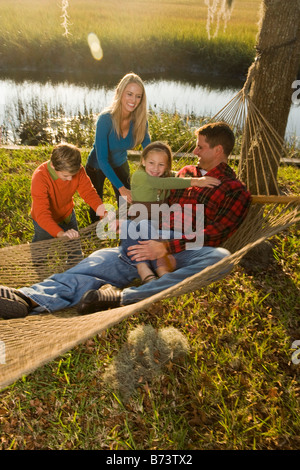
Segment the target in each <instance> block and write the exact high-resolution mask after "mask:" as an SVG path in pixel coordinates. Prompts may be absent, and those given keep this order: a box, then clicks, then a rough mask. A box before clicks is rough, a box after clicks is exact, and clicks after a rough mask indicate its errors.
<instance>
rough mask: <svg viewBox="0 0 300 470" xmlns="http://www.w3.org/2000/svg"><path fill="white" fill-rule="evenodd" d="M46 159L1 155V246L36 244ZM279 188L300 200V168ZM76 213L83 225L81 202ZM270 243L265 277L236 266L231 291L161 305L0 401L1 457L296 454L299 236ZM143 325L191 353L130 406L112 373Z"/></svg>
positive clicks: (224, 284) (144, 385) (224, 287)
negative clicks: (35, 193)
mask: <svg viewBox="0 0 300 470" xmlns="http://www.w3.org/2000/svg"><path fill="white" fill-rule="evenodd" d="M50 151H51V147H37V148H36V149H35V150H34V151H32V150H14V151H8V150H4V149H0V164H1V185H0V191H1V195H0V201H1V202H0V203H1V206H0V217H1V223H2V226H4V230H3V229H2V230H1V237H2V238H1V241H0V246H1V247H2V246H5V245H8V244H10V245H11V244H18V243H24V242H25V241H29V240H30V239H31V236H32V227H31V222H30V219H29V216H28V212H29V208H30V195H29V186H30V178H31V174H32V171H33V169H34V168H35V167H36V166H37V165H38V164H39V163H40V162H42V161H44V160H45V159H47V158H48V157H49V155H50ZM86 157H87V153H86V152H84V153H83V159H84V161H85V159H86ZM279 180H280V183H281V184H284V185H285V187H290V188H292V190H293V192H294V193H295V194H300V170H299V169H297V168H293V167H287V168H280V170H279ZM105 198H106V201H107V202H109V200H110V198H112V192H111V190H110V188H109V187H107V192H106V196H105ZM76 211H77V215H78V218H79V221H80V224H81V225H83V224H86V223H87V219H86V214H87V207H86V206H85V205H84V204H83V203H82V202H81V201H79V200H77V202H76ZM271 244H272V247H273V252H274V261H273V263H272V264H271V265H270V266H269V268H268V269H266V270H264V271H263V272H257V271H249V270H246V269H245V268H243V267H242V266H238V267H236V268H235V269H234V271H233V272H232V273H231V274H230V275H228V276H227V277H226V279H225V280H224V281H219V282H216V283H214V284H212V285H210V286H208V287H205V288H203V289H201V291H196V292H193V293H190V294H186V295H183V296H181V297H179V298H177V299H171V300H163V301H161V302H159V303H156V304H153V305H152V306H151V307H150V308H148V309H146V310H143V311H141V312H140V313H138V314H137V315H134V316H133V317H131V318H129V319H127V320H126V321H123V322H121V323H120V324H118V325H115V326H114V327H112V328H110V329H108V330H107V331H105V332H103V334H101V335H97V336H96V337H93V338H90V339H89V340H88V341H85V342H84V343H83V344H81V345H78V346H77V347H75V348H74V349H72V350H71V351H69V352H67V353H65V354H64V355H62V356H60V357H58V358H57V359H56V360H53V361H51V362H50V363H49V364H46V365H44V366H43V367H40V368H39V369H38V370H36V371H35V372H33V373H31V374H29V375H28V376H26V377H23V378H22V379H20V380H18V381H17V382H15V383H14V384H13V385H11V386H9V387H7V388H6V389H5V390H3V391H1V392H0V430H1V432H0V448H1V449H3V450H8V449H13V450H30V449H36V450H38V449H46V450H48V449H49V450H62V449H67V450H76V449H82V450H83V449H86V450H88V449H89V450H141V449H142V450H146V449H152V450H159V449H160V450H170V451H172V450H173V451H174V450H182V449H185V450H193V449H203V450H204V449H207V450H211V449H214V450H229V449H234V450H256V449H257V450H274V449H276V450H282V449H283V450H288V449H292V450H296V449H298V448H299V444H300V440H299V434H300V418H299V417H300V406H299V403H300V401H299V390H300V387H299V379H300V368H299V367H300V366H299V365H298V364H295V363H293V362H292V352H293V351H292V349H291V345H292V343H293V341H295V340H299V337H300V323H299V318H300V317H299V313H300V311H299V282H300V272H299V258H298V254H299V250H300V237H299V226H293V227H291V228H290V229H289V230H288V231H286V232H284V233H281V234H279V235H277V236H275V237H274V238H273V239H272V240H271ZM142 325H145V326H147V325H151V326H152V327H153V328H154V329H156V331H161V330H162V329H164V328H166V327H173V328H175V329H176V330H178V331H179V332H180V333H181V334H182V335H183V336H184V337H185V338H186V340H187V341H188V344H189V348H190V351H189V353H188V355H187V356H186V357H185V359H182V360H181V361H175V360H170V361H168V362H167V363H166V364H165V365H164V367H162V368H161V370H160V371H159V372H157V373H156V374H154V376H153V378H152V379H151V380H147V381H145V380H143V378H142V377H141V378H140V381H139V383H138V386H137V388H136V390H135V392H134V393H133V394H132V395H131V396H130V397H127V399H125V398H124V396H123V395H122V393H121V392H120V390H121V389H120V390H118V389H115V388H112V386H111V384H110V383H108V382H107V381H106V380H105V371H107V370H108V368H109V367H110V366H111V365H112V364H113V362H114V361H115V360H116V358H117V357H118V353H119V352H120V350H121V348H122V347H123V346H124V345H126V344H127V341H128V335H129V334H130V333H131V332H132V331H135V329H136V328H137V327H140V326H142ZM0 339H1V333H0ZM132 366H134V364H133V365H132Z"/></svg>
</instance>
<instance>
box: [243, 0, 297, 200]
mask: <svg viewBox="0 0 300 470" xmlns="http://www.w3.org/2000/svg"><path fill="white" fill-rule="evenodd" d="M256 50H257V58H256V60H255V62H254V63H253V64H252V65H251V66H250V68H249V72H248V77H250V76H251V85H250V91H249V97H250V98H251V100H252V102H253V103H254V104H255V106H256V107H257V108H258V109H259V111H260V112H261V113H262V115H263V116H264V117H265V118H266V120H267V121H268V122H269V123H270V124H271V125H272V126H273V128H274V129H275V130H276V131H277V133H278V135H279V137H281V139H282V142H283V140H284V136H285V130H286V125H287V121H288V116H289V111H290V107H291V98H292V93H293V91H294V90H293V89H292V83H293V81H294V80H295V79H296V78H297V73H298V71H299V65H300V0H289V1H284V0H262V4H261V14H260V24H259V32H258V38H257V45H256ZM245 133H247V131H246V132H245ZM248 137H249V136H247V135H244V141H243V145H242V152H241V165H242V168H243V170H242V176H241V177H242V179H244V180H245V181H246V174H245V171H246V170H245V168H246V165H244V163H245V160H246V159H247V151H246V146H245V141H246V139H247V138H248ZM260 145H261V149H260V150H262V149H263V142H261V143H260ZM262 153H263V150H262ZM248 167H249V173H248V175H249V176H250V177H249V181H248V184H249V187H250V191H252V192H253V193H254V194H255V193H256V192H257V188H254V186H252V185H254V178H251V174H252V175H253V171H254V170H253V167H252V168H251V161H249V162H248ZM277 169H278V162H276V161H273V163H272V168H269V169H266V171H269V175H267V176H268V177H269V193H270V194H275V187H274V184H273V183H272V178H271V177H270V173H271V171H273V174H274V175H277ZM243 172H244V174H243ZM264 190H265V188H264V185H263V184H262V181H261V188H260V191H259V192H260V193H262V194H263V193H264Z"/></svg>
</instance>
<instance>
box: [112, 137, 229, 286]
mask: <svg viewBox="0 0 300 470" xmlns="http://www.w3.org/2000/svg"><path fill="white" fill-rule="evenodd" d="M172 174H173V173H172V151H171V148H170V147H169V145H167V144H165V143H164V142H152V143H151V144H149V145H148V146H147V147H146V148H145V149H144V150H143V152H142V155H141V163H140V167H139V169H138V170H137V171H136V172H135V173H134V174H133V175H132V180H131V189H132V199H133V202H134V204H133V205H132V206H131V207H130V209H129V212H128V215H129V217H132V216H134V215H136V212H141V209H143V206H145V207H146V208H147V213H148V217H149V216H150V213H151V209H152V208H153V205H154V204H161V203H163V202H166V201H167V198H168V196H169V192H170V189H185V188H188V187H191V186H198V187H213V186H217V185H219V184H220V181H219V180H217V179H216V178H212V177H206V176H203V177H202V178H176V177H175V176H172ZM140 204H142V205H143V206H140ZM143 213H144V212H143ZM153 222H154V221H153V220H152V221H150V224H149V221H148V220H142V221H140V222H139V223H138V224H136V223H135V221H133V220H131V221H127V223H126V224H124V225H123V226H122V229H121V239H122V242H121V250H122V255H121V257H122V258H123V259H124V260H125V261H127V262H130V263H131V264H134V262H133V261H131V260H129V258H128V256H127V249H128V247H129V246H131V245H135V244H136V243H137V241H138V240H137V237H136V236H135V235H136V234H137V229H138V230H139V234H142V237H143V238H158V236H160V238H167V236H168V237H169V238H175V237H177V238H181V236H182V234H178V233H175V232H171V231H170V230H169V231H168V233H167V235H166V233H165V231H159V232H157V230H156V227H155V224H153ZM156 222H158V221H156ZM132 224H134V225H132ZM149 234H151V237H150V236H149ZM154 234H155V236H154V237H153V235H154ZM174 268H175V261H174V257H173V256H171V255H168V256H167V257H165V258H161V259H158V260H157V266H156V273H157V275H158V276H159V277H161V276H162V275H164V274H166V273H167V272H170V271H173V270H174ZM137 270H138V273H139V276H140V277H141V279H142V281H143V282H149V281H151V280H153V279H155V277H156V276H155V274H154V273H153V271H152V270H151V268H150V266H149V263H148V262H143V263H137Z"/></svg>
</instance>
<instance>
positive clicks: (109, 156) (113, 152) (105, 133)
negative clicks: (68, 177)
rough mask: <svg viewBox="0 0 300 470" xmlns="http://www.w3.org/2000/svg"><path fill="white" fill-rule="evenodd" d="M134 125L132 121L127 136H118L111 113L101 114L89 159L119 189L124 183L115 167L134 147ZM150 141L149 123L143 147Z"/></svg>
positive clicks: (119, 164)
mask: <svg viewBox="0 0 300 470" xmlns="http://www.w3.org/2000/svg"><path fill="white" fill-rule="evenodd" d="M133 126H134V124H133V122H132V121H131V122H130V127H129V131H128V134H127V136H126V137H124V138H123V137H118V135H117V133H116V131H115V130H114V127H113V123H112V117H111V114H110V113H109V112H104V113H102V114H100V116H99V118H98V121H97V125H96V135H95V142H94V145H93V148H92V150H91V153H90V154H89V157H88V160H87V165H89V166H91V167H92V168H97V169H101V170H102V171H103V173H104V174H105V176H106V178H108V179H109V181H110V182H111V183H112V185H113V186H115V187H116V188H117V189H119V188H121V186H123V183H122V182H121V181H120V179H119V178H118V177H117V175H116V173H115V172H114V168H117V167H119V166H121V165H123V163H125V162H126V160H127V151H128V150H130V149H132V148H133V147H134V139H133V130H134V127H133ZM150 141H151V139H150V136H149V133H148V123H147V129H146V132H145V137H144V140H143V142H142V147H143V148H145V147H146V146H147V145H148V144H150Z"/></svg>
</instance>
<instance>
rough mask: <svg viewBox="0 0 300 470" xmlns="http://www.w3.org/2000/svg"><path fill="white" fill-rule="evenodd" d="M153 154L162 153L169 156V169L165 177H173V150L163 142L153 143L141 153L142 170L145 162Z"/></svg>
mask: <svg viewBox="0 0 300 470" xmlns="http://www.w3.org/2000/svg"><path fill="white" fill-rule="evenodd" d="M151 152H161V153H165V154H166V155H167V165H168V168H167V170H166V171H165V174H164V176H171V171H172V163H173V156H172V150H171V147H170V146H169V145H168V144H166V143H165V142H161V141H156V142H151V144H148V145H147V147H145V148H144V150H143V151H142V153H141V160H140V168H143V160H146V158H147V157H148V155H149V154H150V153H151Z"/></svg>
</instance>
